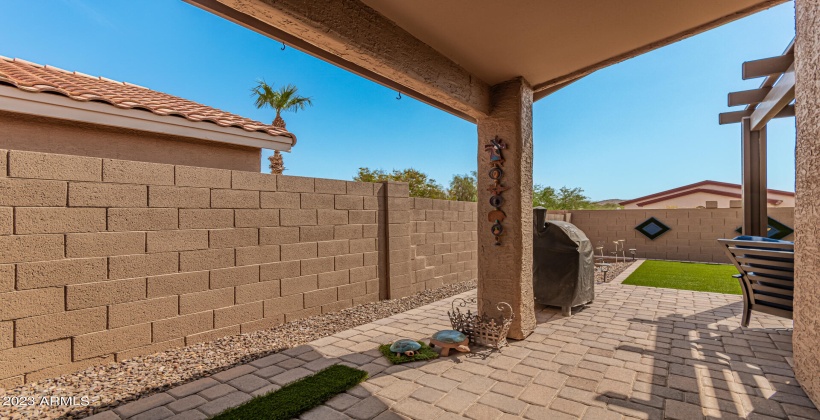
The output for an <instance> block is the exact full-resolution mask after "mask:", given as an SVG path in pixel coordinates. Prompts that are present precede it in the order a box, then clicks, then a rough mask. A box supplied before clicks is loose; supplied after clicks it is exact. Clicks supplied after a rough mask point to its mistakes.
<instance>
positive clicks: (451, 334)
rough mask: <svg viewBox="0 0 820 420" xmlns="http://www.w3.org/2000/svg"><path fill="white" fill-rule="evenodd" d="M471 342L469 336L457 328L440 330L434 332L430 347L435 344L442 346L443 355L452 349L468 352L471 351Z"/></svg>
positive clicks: (446, 354)
mask: <svg viewBox="0 0 820 420" xmlns="http://www.w3.org/2000/svg"><path fill="white" fill-rule="evenodd" d="M469 343H470V340H469V339H468V338H467V335H466V334H464V333H463V332H461V331H456V330H444V331H439V332H437V333H435V334H433V337H432V338H431V339H430V347H433V346H434V345H435V346H439V347H441V355H442V356H448V355H449V354H450V349H456V350H458V351H460V352H464V353H467V352H469V351H470V347H469V346H468V344H469Z"/></svg>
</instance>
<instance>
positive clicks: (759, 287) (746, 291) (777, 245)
mask: <svg viewBox="0 0 820 420" xmlns="http://www.w3.org/2000/svg"><path fill="white" fill-rule="evenodd" d="M718 242H720V243H721V244H723V246H724V247H725V250H726V255H727V256H728V257H729V260H731V261H732V262H733V263H734V264H735V267H737V270H738V271H739V272H740V274H736V275H734V276H733V277H734V278H736V279H738V281H740V287H741V289H742V290H743V319H742V325H743V326H744V327H748V326H749V318H750V317H751V312H752V311H758V312H763V313H767V314H770V315H775V316H780V317H783V318H788V319H793V318H792V316H793V313H794V243H793V242H788V241H778V240H774V239H769V238H763V237H758V236H738V237H737V238H735V239H718Z"/></svg>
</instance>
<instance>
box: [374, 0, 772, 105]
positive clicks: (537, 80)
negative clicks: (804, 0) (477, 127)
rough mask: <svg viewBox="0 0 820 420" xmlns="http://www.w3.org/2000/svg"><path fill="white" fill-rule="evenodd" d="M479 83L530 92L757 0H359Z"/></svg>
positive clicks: (750, 9) (745, 10) (754, 5)
mask: <svg viewBox="0 0 820 420" xmlns="http://www.w3.org/2000/svg"><path fill="white" fill-rule="evenodd" d="M362 1H363V2H364V3H365V4H367V5H368V6H370V7H372V8H373V9H375V10H376V11H377V12H379V13H381V14H382V15H384V16H385V17H387V18H388V19H390V20H392V21H393V22H396V23H397V24H398V25H399V26H401V27H402V28H403V29H404V30H406V31H408V32H410V33H411V34H412V35H413V36H415V37H416V38H418V39H419V40H421V41H422V42H424V43H426V44H427V45H430V46H431V47H433V48H434V49H436V50H437V51H438V52H440V53H442V54H444V55H445V56H447V57H448V58H450V59H451V60H453V61H454V62H455V63H457V64H459V65H460V66H462V67H464V68H465V69H466V70H467V71H469V72H470V73H472V74H474V75H476V76H478V77H479V78H480V79H481V80H483V81H484V82H486V83H488V84H490V85H495V84H497V83H501V82H504V81H507V80H510V79H512V78H514V77H518V76H523V77H524V78H525V79H527V81H529V82H530V83H531V84H532V85H533V86H534V87H535V90H536V91H538V90H543V89H547V88H549V87H552V86H555V85H558V84H561V83H563V82H565V81H567V80H571V79H573V78H576V77H578V76H582V75H584V74H586V73H588V72H590V71H592V70H595V69H598V68H601V67H603V66H606V65H609V64H612V63H615V62H618V61H621V60H623V59H626V58H629V57H632V56H635V55H638V54H640V53H643V52H646V51H649V50H651V49H654V48H657V47H660V46H663V45H666V44H669V43H671V42H674V41H677V40H680V39H682V38H685V37H687V36H689V35H693V34H696V33H699V32H703V31H705V30H708V29H711V28H713V27H715V26H718V25H721V24H723V23H726V22H729V21H732V20H735V19H738V18H741V17H744V16H746V15H748V14H750V13H754V12H756V11H759V10H761V9H762V8H765V7H770V6H772V5H774V4H776V3H781V1H770V0H769V1H761V0H730V1H714V0H687V1H676V2H670V1H657V0H618V1H600V0H574V1H570V0H547V1H544V0H523V1H516V2H513V4H514V5H515V6H511V3H509V2H500V1H497V0H447V1H441V0H413V1H387V0H362Z"/></svg>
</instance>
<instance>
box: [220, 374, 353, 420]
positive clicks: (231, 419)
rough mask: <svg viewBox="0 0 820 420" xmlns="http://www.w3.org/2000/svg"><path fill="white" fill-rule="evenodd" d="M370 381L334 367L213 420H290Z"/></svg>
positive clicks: (228, 411) (224, 413)
mask: <svg viewBox="0 0 820 420" xmlns="http://www.w3.org/2000/svg"><path fill="white" fill-rule="evenodd" d="M366 378H367V372H365V371H362V370H359V369H354V368H351V367H348V366H344V365H333V366H331V367H329V368H327V369H324V370H321V371H319V372H316V373H315V374H313V375H311V376H308V377H306V378H302V379H300V380H298V381H295V382H291V383H290V384H287V385H285V386H284V387H282V388H279V389H278V390H276V391H273V392H271V393H269V394H265V395H260V396H258V397H256V398H254V399H252V400H250V401H248V402H246V403H244V404H242V405H240V406H238V407H234V408H231V409H229V410H226V411H224V412H222V413H221V414H219V415H218V416H216V417H214V419H219V420H256V419H260V420H262V419H270V420H274V419H277V420H278V419H282V420H286V419H290V418H293V417H297V416H299V415H300V414H302V413H304V412H305V411H308V410H310V409H311V408H313V407H316V406H318V405H320V404H322V403H324V402H325V401H327V400H329V399H330V398H332V397H333V396H334V395H337V394H340V393H342V392H344V391H347V390H348V389H350V388H353V387H354V386H356V385H357V384H358V383H360V382H362V381H363V380H365V379H366Z"/></svg>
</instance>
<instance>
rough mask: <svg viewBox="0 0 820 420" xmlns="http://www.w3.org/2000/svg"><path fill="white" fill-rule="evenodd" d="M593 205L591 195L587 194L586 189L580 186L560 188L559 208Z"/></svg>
mask: <svg viewBox="0 0 820 420" xmlns="http://www.w3.org/2000/svg"><path fill="white" fill-rule="evenodd" d="M591 206H592V203H591V202H590V201H589V197H587V196H585V195H584V190H583V189H581V188H579V187H575V188H567V187H561V189H559V190H558V208H557V210H580V209H588V208H590V207H591Z"/></svg>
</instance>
